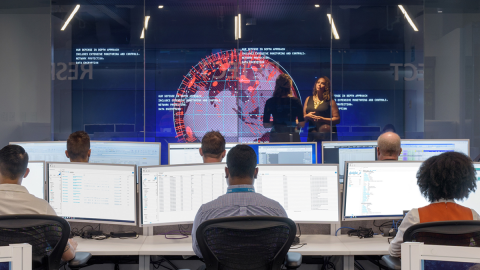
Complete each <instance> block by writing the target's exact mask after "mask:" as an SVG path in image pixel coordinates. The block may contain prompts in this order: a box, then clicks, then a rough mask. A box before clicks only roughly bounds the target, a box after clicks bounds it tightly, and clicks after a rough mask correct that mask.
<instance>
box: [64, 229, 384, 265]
mask: <svg viewBox="0 0 480 270" xmlns="http://www.w3.org/2000/svg"><path fill="white" fill-rule="evenodd" d="M172 237H173V236H172ZM74 239H75V241H77V242H78V249H77V251H79V252H80V251H84V252H90V253H92V255H94V256H102V255H103V256H107V255H120V256H121V255H139V256H140V257H139V259H140V260H139V262H140V263H139V269H140V270H143V269H150V256H151V255H162V256H171V255H187V256H193V255H195V253H194V252H193V249H192V238H191V237H188V238H185V239H166V238H165V236H164V235H155V236H140V237H139V238H138V239H115V238H110V239H106V240H101V241H97V240H91V239H82V238H80V237H75V238H74ZM300 242H301V243H307V244H306V245H305V246H303V247H301V248H298V249H290V251H291V252H298V253H300V254H302V255H303V256H344V269H347V270H352V269H354V256H355V255H385V254H388V246H389V244H388V242H387V238H386V237H383V236H375V237H374V238H367V239H365V238H364V239H360V238H358V237H349V236H347V235H341V236H331V235H302V236H301V237H300Z"/></svg>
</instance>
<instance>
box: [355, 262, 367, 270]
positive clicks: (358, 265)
mask: <svg viewBox="0 0 480 270" xmlns="http://www.w3.org/2000/svg"><path fill="white" fill-rule="evenodd" d="M355 265H357V267H358V268H360V269H362V270H365V268H363V266H362V265H361V264H360V263H359V262H357V260H355Z"/></svg>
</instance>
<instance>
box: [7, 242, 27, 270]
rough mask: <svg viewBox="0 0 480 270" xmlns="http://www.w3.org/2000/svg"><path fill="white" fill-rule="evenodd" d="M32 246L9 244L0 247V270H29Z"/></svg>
mask: <svg viewBox="0 0 480 270" xmlns="http://www.w3.org/2000/svg"><path fill="white" fill-rule="evenodd" d="M31 269H32V246H31V245H30V244H25V243H24V244H10V245H8V246H2V247H0V270H31Z"/></svg>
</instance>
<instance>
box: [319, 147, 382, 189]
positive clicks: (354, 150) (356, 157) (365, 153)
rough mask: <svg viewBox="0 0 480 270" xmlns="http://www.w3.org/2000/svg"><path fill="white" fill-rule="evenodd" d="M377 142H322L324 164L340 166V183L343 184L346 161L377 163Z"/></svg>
mask: <svg viewBox="0 0 480 270" xmlns="http://www.w3.org/2000/svg"><path fill="white" fill-rule="evenodd" d="M376 147H377V141H342V142H338V141H331V142H322V163H323V164H338V165H339V166H340V167H339V179H340V183H343V174H344V172H345V168H344V166H345V161H375V160H376V158H377V151H376Z"/></svg>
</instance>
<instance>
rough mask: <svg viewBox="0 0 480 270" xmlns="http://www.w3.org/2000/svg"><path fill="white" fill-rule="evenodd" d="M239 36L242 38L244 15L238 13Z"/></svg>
mask: <svg viewBox="0 0 480 270" xmlns="http://www.w3.org/2000/svg"><path fill="white" fill-rule="evenodd" d="M238 38H242V15H241V14H240V13H238Z"/></svg>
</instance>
